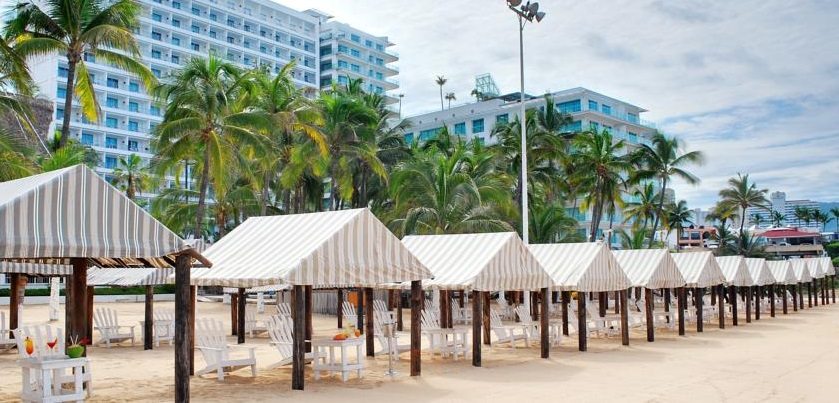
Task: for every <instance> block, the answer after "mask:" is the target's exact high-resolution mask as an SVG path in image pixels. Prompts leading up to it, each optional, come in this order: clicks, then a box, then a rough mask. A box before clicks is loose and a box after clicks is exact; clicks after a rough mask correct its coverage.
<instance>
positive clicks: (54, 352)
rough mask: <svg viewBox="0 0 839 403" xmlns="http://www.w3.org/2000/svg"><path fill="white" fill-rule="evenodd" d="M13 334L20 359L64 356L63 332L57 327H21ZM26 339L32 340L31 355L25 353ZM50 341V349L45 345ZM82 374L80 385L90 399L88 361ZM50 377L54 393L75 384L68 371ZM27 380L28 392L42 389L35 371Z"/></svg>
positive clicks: (72, 375)
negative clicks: (52, 344)
mask: <svg viewBox="0 0 839 403" xmlns="http://www.w3.org/2000/svg"><path fill="white" fill-rule="evenodd" d="M14 333H15V341H16V343H17V350H18V356H19V357H20V358H21V359H33V358H34V359H47V358H49V357H64V356H65V354H66V352H65V351H66V348H65V347H66V345H65V339H64V331H63V330H62V329H61V328H59V327H53V326H50V325H36V326H21V327H19V328H17V329H15V330H14ZM27 338H29V339H31V340H32V346H33V347H34V349H33V352H32V354H31V355H30V354H28V353H27V352H26V345H25V343H26V339H27ZM51 341H54V342H55V345H54V346H53V347H52V348H50V347H49V345H48V344H47V343H48V342H51ZM82 372H83V375H82V383H83V384H84V388H85V389H86V391H87V396H88V397H90V393H91V378H92V376H91V371H90V361H88V362H87V364H85V366H84V368H83V369H82ZM52 376H53V379H52V385H51V387H52V388H53V390H54V391H57V390H61V388H62V387H63V386H65V385H69V384H73V383H74V382H75V376H74V374H73V373H71V372H69V371H67V372H65V371H64V370H57V371H54V372H53V374H52ZM29 379H30V382H31V384H30V385H28V388H29V389H30V390H32V391H34V390H37V389H39V388H42V387H44V385H43V382H44V381H43V379H41V377H40V375H39V374H38V373H37V371H34V373H30V377H29Z"/></svg>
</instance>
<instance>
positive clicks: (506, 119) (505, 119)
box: [495, 113, 510, 124]
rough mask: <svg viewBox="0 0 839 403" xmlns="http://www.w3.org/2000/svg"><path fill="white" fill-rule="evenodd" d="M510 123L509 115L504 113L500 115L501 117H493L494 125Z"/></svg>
mask: <svg viewBox="0 0 839 403" xmlns="http://www.w3.org/2000/svg"><path fill="white" fill-rule="evenodd" d="M509 121H510V115H508V114H506V113H502V114H501V115H495V124H499V123H507V122H509Z"/></svg>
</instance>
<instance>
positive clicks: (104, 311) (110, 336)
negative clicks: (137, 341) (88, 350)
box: [93, 308, 134, 348]
mask: <svg viewBox="0 0 839 403" xmlns="http://www.w3.org/2000/svg"><path fill="white" fill-rule="evenodd" d="M93 320H94V322H96V330H97V331H99V343H98V344H103V343H104V344H105V347H107V348H111V343H122V342H124V341H129V340H130V341H131V345H132V346H133V345H134V326H133V325H131V326H121V325H120V324H119V318H118V317H117V311H115V310H113V309H110V308H98V309H96V314H95V315H94V316H93ZM126 329H127V330H126Z"/></svg>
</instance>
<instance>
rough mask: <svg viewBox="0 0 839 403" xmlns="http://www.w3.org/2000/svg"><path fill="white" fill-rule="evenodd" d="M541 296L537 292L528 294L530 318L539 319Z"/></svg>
mask: <svg viewBox="0 0 839 403" xmlns="http://www.w3.org/2000/svg"><path fill="white" fill-rule="evenodd" d="M541 298H542V294H541V293H537V292H531V293H530V317H531V318H538V317H539V302H540V301H541Z"/></svg>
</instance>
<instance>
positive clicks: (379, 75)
mask: <svg viewBox="0 0 839 403" xmlns="http://www.w3.org/2000/svg"><path fill="white" fill-rule="evenodd" d="M384 78H385V76H384V74H382V73H380V72H378V71H377V72H376V80H384Z"/></svg>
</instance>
